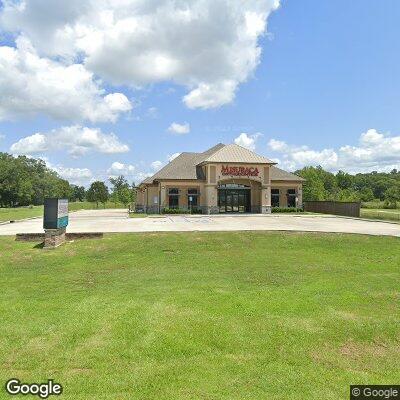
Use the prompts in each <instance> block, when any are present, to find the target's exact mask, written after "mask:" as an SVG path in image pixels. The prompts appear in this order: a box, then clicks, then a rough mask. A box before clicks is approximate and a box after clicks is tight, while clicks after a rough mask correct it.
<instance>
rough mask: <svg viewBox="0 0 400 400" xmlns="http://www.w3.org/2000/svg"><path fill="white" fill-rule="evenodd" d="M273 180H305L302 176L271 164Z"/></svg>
mask: <svg viewBox="0 0 400 400" xmlns="http://www.w3.org/2000/svg"><path fill="white" fill-rule="evenodd" d="M270 175H271V181H297V182H304V181H305V179H303V178H302V177H300V176H297V175H295V174H292V173H291V172H287V171H284V170H283V169H280V168H278V167H275V166H273V165H271V169H270Z"/></svg>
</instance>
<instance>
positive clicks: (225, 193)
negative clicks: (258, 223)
mask: <svg viewBox="0 0 400 400" xmlns="http://www.w3.org/2000/svg"><path fill="white" fill-rule="evenodd" d="M250 199H251V189H250V186H246V185H236V184H230V183H228V184H226V185H220V186H218V207H219V212H220V213H245V212H250Z"/></svg>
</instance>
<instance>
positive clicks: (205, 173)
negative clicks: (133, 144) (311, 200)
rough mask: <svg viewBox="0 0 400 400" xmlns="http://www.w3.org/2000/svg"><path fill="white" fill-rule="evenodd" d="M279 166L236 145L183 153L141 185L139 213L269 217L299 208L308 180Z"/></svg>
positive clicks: (138, 201) (137, 203)
mask: <svg viewBox="0 0 400 400" xmlns="http://www.w3.org/2000/svg"><path fill="white" fill-rule="evenodd" d="M275 164H276V163H275V162H273V161H271V160H269V159H268V158H265V157H263V156H260V155H258V154H256V153H254V152H252V151H250V150H248V149H246V148H244V147H241V146H239V145H237V144H229V145H224V144H221V143H220V144H217V145H216V146H214V147H212V148H210V149H208V150H207V151H205V152H203V153H181V154H180V155H179V156H178V157H176V158H175V159H174V160H172V161H171V162H170V163H169V164H167V165H166V166H165V167H163V168H162V169H161V170H159V171H158V172H157V173H155V174H154V175H153V176H151V177H149V178H147V179H145V180H144V181H143V182H142V183H141V184H140V185H139V190H138V194H137V201H136V210H137V211H142V212H147V213H161V212H163V210H164V209H166V208H179V209H182V210H188V211H189V210H192V211H198V212H202V213H203V214H218V213H263V214H266V213H270V212H271V207H301V206H302V184H303V181H304V179H303V178H300V177H299V176H296V175H294V174H292V173H290V172H286V171H284V170H282V169H279V168H277V167H276V166H275Z"/></svg>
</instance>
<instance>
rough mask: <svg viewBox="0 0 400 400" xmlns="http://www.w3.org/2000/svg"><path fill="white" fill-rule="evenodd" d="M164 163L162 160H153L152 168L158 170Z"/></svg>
mask: <svg viewBox="0 0 400 400" xmlns="http://www.w3.org/2000/svg"><path fill="white" fill-rule="evenodd" d="M163 165H164V163H163V162H162V161H158V160H157V161H153V162H152V163H151V164H150V166H151V169H152V170H153V171H158V170H159V169H160V168H161V167H162V166H163Z"/></svg>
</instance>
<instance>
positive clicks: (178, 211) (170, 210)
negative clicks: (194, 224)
mask: <svg viewBox="0 0 400 400" xmlns="http://www.w3.org/2000/svg"><path fill="white" fill-rule="evenodd" d="M162 213H163V214H187V213H188V211H187V210H182V209H181V208H164V210H163V211H162Z"/></svg>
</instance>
